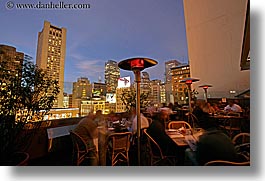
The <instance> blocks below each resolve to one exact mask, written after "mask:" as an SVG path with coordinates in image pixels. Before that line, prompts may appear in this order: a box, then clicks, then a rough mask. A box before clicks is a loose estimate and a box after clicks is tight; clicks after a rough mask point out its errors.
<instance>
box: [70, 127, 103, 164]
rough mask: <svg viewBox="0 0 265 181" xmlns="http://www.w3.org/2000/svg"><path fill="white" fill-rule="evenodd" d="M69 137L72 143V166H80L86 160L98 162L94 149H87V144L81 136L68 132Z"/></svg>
mask: <svg viewBox="0 0 265 181" xmlns="http://www.w3.org/2000/svg"><path fill="white" fill-rule="evenodd" d="M70 136H71V139H72V143H73V158H72V159H73V164H74V165H77V166H79V165H81V164H82V163H83V161H85V160H86V159H96V160H97V162H98V155H97V151H96V148H88V147H87V144H86V143H85V141H84V140H83V138H82V137H81V136H79V135H78V134H77V133H75V132H74V131H70Z"/></svg>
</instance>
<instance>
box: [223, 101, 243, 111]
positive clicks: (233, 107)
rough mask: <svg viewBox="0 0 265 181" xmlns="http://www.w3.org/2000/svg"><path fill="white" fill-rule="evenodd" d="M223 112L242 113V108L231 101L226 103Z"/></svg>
mask: <svg viewBox="0 0 265 181" xmlns="http://www.w3.org/2000/svg"><path fill="white" fill-rule="evenodd" d="M224 111H225V112H242V108H241V107H240V106H239V105H238V104H236V103H235V102H234V101H233V100H230V101H229V102H228V105H227V106H226V107H225V108H224Z"/></svg>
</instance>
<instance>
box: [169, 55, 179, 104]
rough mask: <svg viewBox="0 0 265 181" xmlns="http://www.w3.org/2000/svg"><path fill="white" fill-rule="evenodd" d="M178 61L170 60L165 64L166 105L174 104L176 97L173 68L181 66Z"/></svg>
mask: <svg viewBox="0 0 265 181" xmlns="http://www.w3.org/2000/svg"><path fill="white" fill-rule="evenodd" d="M180 64H181V63H180V62H178V61H177V60H170V61H167V62H165V89H166V103H167V104H168V103H173V102H174V98H173V97H174V96H173V93H172V72H171V68H173V67H176V66H178V65H180Z"/></svg>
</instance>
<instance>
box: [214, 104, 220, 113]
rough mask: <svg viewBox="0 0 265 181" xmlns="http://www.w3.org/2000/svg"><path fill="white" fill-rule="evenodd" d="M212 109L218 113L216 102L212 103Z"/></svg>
mask: <svg viewBox="0 0 265 181" xmlns="http://www.w3.org/2000/svg"><path fill="white" fill-rule="evenodd" d="M213 109H214V111H215V113H218V112H219V111H220V108H219V107H218V105H217V104H216V103H213Z"/></svg>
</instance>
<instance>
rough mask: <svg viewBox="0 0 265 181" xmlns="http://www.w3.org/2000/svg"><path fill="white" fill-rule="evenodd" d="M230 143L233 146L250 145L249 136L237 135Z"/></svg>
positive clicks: (246, 134)
mask: <svg viewBox="0 0 265 181" xmlns="http://www.w3.org/2000/svg"><path fill="white" fill-rule="evenodd" d="M232 142H233V144H234V145H239V144H244V143H250V134H249V133H239V134H237V135H236V136H234V137H233V139H232Z"/></svg>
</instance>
